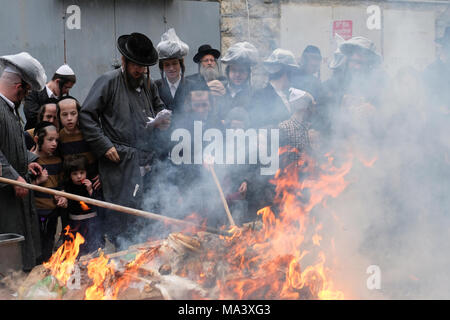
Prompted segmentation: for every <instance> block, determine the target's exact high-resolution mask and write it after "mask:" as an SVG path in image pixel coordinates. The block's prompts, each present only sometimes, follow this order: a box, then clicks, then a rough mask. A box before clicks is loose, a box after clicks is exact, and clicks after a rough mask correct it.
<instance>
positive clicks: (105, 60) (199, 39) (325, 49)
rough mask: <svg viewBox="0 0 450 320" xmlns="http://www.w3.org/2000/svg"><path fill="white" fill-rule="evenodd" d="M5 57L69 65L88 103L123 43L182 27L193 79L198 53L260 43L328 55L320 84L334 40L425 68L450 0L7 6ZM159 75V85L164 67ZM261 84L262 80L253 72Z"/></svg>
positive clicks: (54, 0) (60, 0)
mask: <svg viewBox="0 0 450 320" xmlns="http://www.w3.org/2000/svg"><path fill="white" fill-rule="evenodd" d="M0 4H1V8H2V10H1V11H0V39H2V44H1V46H0V54H2V55H3V54H12V53H17V52H20V51H29V52H30V53H31V54H32V55H33V56H35V57H36V58H37V59H39V60H40V61H41V62H42V64H43V65H44V68H45V69H46V71H47V76H48V77H51V75H52V74H53V73H54V71H55V70H56V68H57V67H58V66H59V65H61V64H62V63H64V62H67V63H68V64H69V65H70V66H71V67H72V68H73V69H74V70H75V72H76V73H77V76H78V78H79V79H80V81H79V83H77V85H76V86H75V87H74V89H73V90H72V94H73V95H74V96H76V97H77V98H79V99H80V100H81V101H82V100H84V98H85V96H86V94H87V92H88V90H89V88H90V87H91V85H92V83H93V81H94V80H95V79H96V78H97V77H98V76H99V75H100V74H102V73H104V72H105V71H107V70H110V69H111V68H113V65H115V64H117V63H119V58H120V55H119V52H118V50H117V49H116V39H117V37H118V36H119V35H121V34H124V33H131V32H134V31H137V32H142V33H145V34H147V35H148V36H149V37H150V39H151V40H152V41H153V43H154V45H156V44H157V43H158V42H159V41H160V37H161V35H162V34H163V33H164V31H166V30H167V29H169V28H171V27H173V28H175V30H176V32H177V34H178V35H179V37H180V38H181V39H182V40H183V41H185V42H186V43H187V44H188V45H189V46H190V53H189V55H188V56H187V58H186V67H187V70H186V72H187V74H191V73H195V72H197V65H195V64H194V63H193V62H192V57H193V56H194V55H195V53H196V51H197V48H198V47H199V46H200V45H201V44H204V43H209V44H211V45H212V46H213V47H215V48H220V49H221V51H222V52H225V51H226V49H227V48H228V47H229V46H230V45H232V44H233V43H235V42H238V41H243V40H247V41H250V42H252V43H254V44H255V45H256V46H257V48H258V49H259V50H260V52H261V56H262V57H263V58H265V57H267V56H268V55H269V54H270V52H271V51H272V50H273V49H275V48H277V47H282V48H286V49H290V50H292V51H293V52H294V54H295V55H296V56H297V57H299V56H300V54H301V52H302V51H303V49H304V48H305V47H306V46H307V45H309V44H312V45H316V46H318V47H319V48H320V50H321V51H322V56H323V57H324V59H323V63H322V67H321V77H322V80H325V79H327V78H328V77H329V75H330V72H329V70H328V67H327V64H328V62H329V60H330V58H331V56H332V53H333V52H334V50H335V49H336V41H335V36H334V35H335V33H338V34H340V35H342V36H343V37H344V38H348V37H351V36H357V35H361V36H365V37H368V38H370V39H371V40H373V41H374V43H375V44H376V47H377V50H378V52H379V53H380V54H382V55H383V57H384V66H385V68H386V70H387V72H388V73H390V74H395V72H396V70H398V69H399V68H400V67H402V66H404V65H412V66H414V67H415V68H417V69H418V70H422V69H423V68H424V67H425V66H426V65H428V64H429V63H430V62H431V61H433V60H434V59H435V57H436V55H437V54H439V52H438V51H437V49H436V46H435V43H434V39H435V38H436V37H440V36H442V34H443V32H444V29H445V27H446V26H448V25H450V2H449V1H448V0H441V1H432V0H430V1H426V0H373V1H362V0H209V1H187V0H151V1H150V0H39V1H35V0H0ZM151 72H152V77H153V78H155V79H157V78H159V70H158V68H157V67H153V68H152V69H151ZM253 81H254V84H255V85H256V86H260V85H262V84H263V83H264V81H265V76H264V73H263V71H262V69H261V68H258V67H256V70H255V75H254V77H253Z"/></svg>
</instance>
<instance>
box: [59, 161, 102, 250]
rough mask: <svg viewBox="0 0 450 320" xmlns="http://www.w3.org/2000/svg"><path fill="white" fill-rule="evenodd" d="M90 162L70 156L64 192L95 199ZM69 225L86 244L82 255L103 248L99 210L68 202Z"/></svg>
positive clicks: (66, 164) (66, 165)
mask: <svg viewBox="0 0 450 320" xmlns="http://www.w3.org/2000/svg"><path fill="white" fill-rule="evenodd" d="M88 165H89V164H88V160H87V158H86V157H85V156H84V155H80V154H75V155H69V156H67V157H66V158H65V159H64V190H65V191H66V192H69V193H72V194H76V195H79V196H83V197H87V198H95V191H94V187H93V185H92V182H91V181H90V180H89V179H87V178H86V177H87V169H88ZM67 211H68V218H69V219H68V224H69V226H70V230H71V232H72V233H75V232H78V233H80V234H81V235H82V236H83V238H84V240H85V242H84V244H83V245H81V246H80V254H87V253H90V252H92V251H95V250H97V249H98V248H101V247H103V245H104V243H103V242H102V239H103V232H102V230H101V224H100V223H99V221H98V214H97V208H95V207H94V206H92V205H87V204H86V203H84V204H82V203H80V202H79V201H74V200H70V199H69V200H68V206H67Z"/></svg>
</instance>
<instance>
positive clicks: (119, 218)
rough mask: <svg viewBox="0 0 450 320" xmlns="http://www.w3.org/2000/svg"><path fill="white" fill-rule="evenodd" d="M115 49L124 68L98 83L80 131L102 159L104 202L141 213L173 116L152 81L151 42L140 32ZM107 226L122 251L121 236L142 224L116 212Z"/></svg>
mask: <svg viewBox="0 0 450 320" xmlns="http://www.w3.org/2000/svg"><path fill="white" fill-rule="evenodd" d="M117 47H118V49H119V51H120V53H121V54H122V67H121V68H119V69H116V70H113V71H110V72H107V73H105V74H103V75H102V76H100V78H98V79H97V80H96V81H95V83H94V85H93V86H92V88H91V90H90V92H89V93H88V95H87V97H86V100H85V101H84V103H83V105H82V107H81V112H80V128H81V131H82V132H83V135H84V138H85V139H86V141H87V142H88V143H89V145H90V147H91V149H92V150H93V152H94V153H95V155H96V156H97V158H98V164H99V173H100V180H101V182H102V187H103V196H104V199H105V201H107V202H113V203H116V204H120V205H123V206H128V207H132V208H141V206H142V201H143V190H144V185H143V184H144V175H145V174H146V173H147V171H148V168H149V167H150V166H151V163H152V159H153V156H154V152H155V147H156V146H155V140H156V137H157V135H158V134H159V133H158V132H159V131H160V130H167V129H168V127H169V125H170V111H168V110H165V109H164V108H165V106H164V103H163V102H162V101H161V99H160V97H159V94H158V90H157V88H156V86H155V84H154V83H153V82H152V81H151V79H150V70H149V66H152V65H155V64H156V63H157V62H158V53H157V51H156V50H155V48H154V47H153V43H152V42H151V40H150V39H149V38H147V37H146V36H145V35H143V34H141V33H132V34H131V35H122V36H120V37H119V39H118V40H117ZM163 109H164V110H163ZM132 218H133V219H132ZM104 224H105V225H104V229H105V230H106V233H107V235H108V237H109V238H110V240H112V241H113V243H114V244H115V246H116V248H119V249H120V247H121V243H119V241H117V239H118V237H119V236H122V237H123V238H125V239H127V240H130V239H131V238H132V237H133V235H135V234H137V233H138V232H139V228H141V227H142V225H144V222H143V221H140V220H137V219H134V217H132V216H128V215H123V214H119V213H116V212H114V213H111V214H109V213H106V215H105V221H104Z"/></svg>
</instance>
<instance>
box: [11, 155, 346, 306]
mask: <svg viewBox="0 0 450 320" xmlns="http://www.w3.org/2000/svg"><path fill="white" fill-rule="evenodd" d="M302 161H303V160H302ZM331 163H332V159H331V160H330V159H329V163H328V165H329V164H331ZM297 167H298V166H297ZM299 167H302V166H299ZM303 167H305V166H303ZM325 167H327V166H326V165H325V166H324V168H325ZM350 168H351V162H350V163H344V164H343V165H342V167H340V168H336V167H333V166H331V167H329V170H327V171H326V172H319V173H318V174H315V175H311V178H307V179H303V180H300V179H299V178H298V172H294V173H292V172H291V171H290V170H291V169H290V168H287V169H286V171H285V172H279V173H278V174H277V175H276V176H275V179H274V181H273V183H274V184H275V185H276V194H277V196H276V199H275V203H276V207H277V214H275V213H274V212H273V210H272V209H271V208H269V207H267V208H264V209H262V210H260V211H259V212H258V215H259V217H260V218H261V220H260V221H255V222H252V223H249V224H246V225H243V226H242V227H239V228H238V227H236V226H231V227H230V229H229V230H228V233H229V234H231V236H229V237H225V236H222V235H220V234H213V233H209V232H206V231H198V230H197V231H196V230H190V231H185V232H183V233H181V232H178V233H171V234H170V235H169V236H168V237H167V238H166V239H160V240H157V241H153V242H148V243H143V244H139V245H136V246H132V247H130V248H129V249H128V250H126V251H123V252H117V253H114V254H111V255H105V254H104V253H103V252H101V251H99V252H98V254H97V256H96V257H94V256H92V255H90V256H84V257H81V258H80V257H78V258H77V255H78V250H79V245H80V244H81V243H83V239H82V238H80V236H79V234H77V235H75V236H74V235H72V236H70V239H69V241H68V242H66V243H65V244H64V245H63V246H62V247H61V248H59V249H58V251H56V252H55V254H54V255H53V256H52V258H51V259H50V261H49V262H48V263H45V264H44V266H38V267H36V268H35V270H33V271H32V272H31V274H30V275H29V277H28V279H27V281H25V283H24V285H23V286H22V290H21V295H20V298H23V299H31V298H36V297H39V298H40V299H42V298H43V296H45V294H47V297H48V298H51V299H342V298H343V297H344V295H343V293H342V292H341V291H340V290H338V289H336V288H335V284H334V283H333V281H332V280H331V277H330V270H329V269H328V268H327V262H328V261H327V259H326V256H325V253H324V251H323V250H322V249H321V244H322V242H324V241H325V240H324V239H323V238H322V236H321V234H320V232H321V231H322V225H321V224H320V223H316V222H315V221H314V219H310V218H309V211H310V210H311V209H312V208H313V207H315V206H316V205H318V204H320V203H322V202H323V201H324V200H325V199H326V198H327V197H330V196H331V197H336V196H337V195H338V194H339V193H340V192H342V190H344V189H345V187H346V185H347V183H346V182H345V180H344V176H345V175H346V174H347V173H348V172H349V170H350ZM322 169H323V168H322ZM305 188H308V189H309V190H310V191H311V192H313V193H312V195H311V196H310V197H309V198H308V201H305V200H304V198H302V197H301V196H299V195H301V191H303V190H304V189H305ZM293 190H294V192H293ZM37 288H40V289H39V290H40V291H39V290H37ZM43 288H45V289H43ZM38 293H39V294H38Z"/></svg>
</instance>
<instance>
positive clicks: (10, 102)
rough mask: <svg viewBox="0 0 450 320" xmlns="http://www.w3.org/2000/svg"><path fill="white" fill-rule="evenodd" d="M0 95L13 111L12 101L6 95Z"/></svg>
mask: <svg viewBox="0 0 450 320" xmlns="http://www.w3.org/2000/svg"><path fill="white" fill-rule="evenodd" d="M0 97H2V98H3V100H5V101H6V103H7V104H8V105H9V106H10V107H11V109H12V110H13V111H14V107H15V106H14V102H12V101H11V100H9V99H8V98H7V97H5V96H4V95H3V94H1V93H0Z"/></svg>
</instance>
